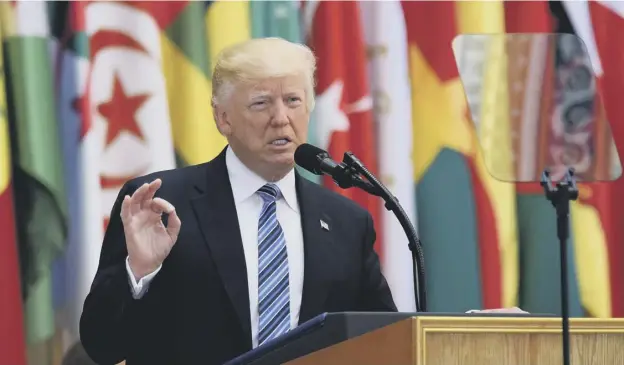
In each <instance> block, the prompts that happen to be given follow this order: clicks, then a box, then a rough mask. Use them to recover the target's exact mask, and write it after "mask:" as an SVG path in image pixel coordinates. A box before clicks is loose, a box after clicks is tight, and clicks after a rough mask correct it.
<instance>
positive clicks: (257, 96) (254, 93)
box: [249, 91, 271, 99]
mask: <svg viewBox="0 0 624 365" xmlns="http://www.w3.org/2000/svg"><path fill="white" fill-rule="evenodd" d="M268 96H271V93H269V92H268V91H252V92H250V95H249V98H250V99H260V98H266V97H268Z"/></svg>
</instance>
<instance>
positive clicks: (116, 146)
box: [83, 1, 186, 224]
mask: <svg viewBox="0 0 624 365" xmlns="http://www.w3.org/2000/svg"><path fill="white" fill-rule="evenodd" d="M184 5H186V4H185V3H159V2H143V1H133V2H123V3H122V2H90V3H88V4H87V5H86V10H85V11H86V15H85V24H86V33H87V35H88V37H89V56H90V58H91V66H90V72H89V75H88V79H87V84H88V85H89V87H88V90H87V92H88V95H89V105H90V107H89V109H90V110H91V111H92V112H93V114H92V115H91V116H90V126H89V128H90V130H89V131H86V132H83V133H86V136H87V137H85V138H88V135H89V133H93V134H94V135H93V136H92V138H93V139H94V142H93V143H95V144H97V146H98V147H99V148H100V153H99V155H100V158H98V159H96V160H95V161H92V163H95V164H98V165H99V176H100V185H101V195H100V199H101V204H100V208H101V210H102V211H101V212H100V214H101V217H102V219H103V220H104V224H106V222H107V220H108V218H109V214H110V210H111V208H112V206H113V204H114V201H115V198H116V197H117V194H118V192H119V189H120V188H121V187H122V186H123V184H124V183H125V182H126V181H128V180H129V179H132V178H134V177H137V176H141V175H145V174H148V173H151V172H154V171H159V170H167V169H171V168H174V167H175V158H174V150H173V141H172V137H171V123H170V120H171V119H170V113H169V104H168V102H167V89H166V82H165V77H164V73H163V62H162V45H161V30H162V29H163V28H165V27H166V26H167V25H169V24H170V23H171V21H172V20H173V19H175V17H176V15H178V14H179V12H180V11H181V10H182V9H183V8H184ZM164 183H165V184H166V183H167V182H166V181H165V182H164Z"/></svg>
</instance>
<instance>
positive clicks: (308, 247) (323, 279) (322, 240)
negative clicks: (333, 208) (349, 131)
mask: <svg viewBox="0 0 624 365" xmlns="http://www.w3.org/2000/svg"><path fill="white" fill-rule="evenodd" d="M296 181H297V182H296V184H297V196H298V200H299V208H300V210H301V226H302V228H303V246H304V273H303V295H302V299H301V311H300V314H299V323H303V322H305V321H307V320H309V319H310V318H312V317H314V316H316V315H318V314H320V313H321V312H322V311H323V308H324V304H325V299H326V298H327V291H328V289H329V284H330V276H329V275H330V273H331V267H328V266H327V264H328V263H329V262H331V260H329V261H328V258H330V257H331V252H330V250H331V246H332V233H331V226H332V222H331V218H330V216H329V215H328V214H327V213H326V212H324V211H323V206H322V201H319V199H318V194H314V191H313V189H315V188H317V187H316V186H314V185H313V183H311V182H308V181H306V180H305V178H303V177H301V176H300V175H299V174H297V175H296Z"/></svg>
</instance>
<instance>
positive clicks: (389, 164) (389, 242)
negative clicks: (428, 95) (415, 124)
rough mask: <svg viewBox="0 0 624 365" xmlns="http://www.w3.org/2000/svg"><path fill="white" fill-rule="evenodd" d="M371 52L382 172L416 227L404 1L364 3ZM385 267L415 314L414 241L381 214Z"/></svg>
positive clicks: (402, 306)
mask: <svg viewBox="0 0 624 365" xmlns="http://www.w3.org/2000/svg"><path fill="white" fill-rule="evenodd" d="M360 8H361V11H362V23H363V24H366V25H367V26H365V27H364V34H365V39H366V46H367V54H368V74H369V75H370V78H371V93H372V95H373V106H374V112H375V131H376V133H377V138H378V143H379V144H378V147H377V148H378V158H379V174H380V176H381V179H382V181H383V183H384V184H385V185H386V187H387V188H388V189H389V190H390V191H391V192H392V193H393V194H394V195H395V196H396V197H397V199H399V201H400V202H401V206H402V207H403V209H404V210H405V213H406V214H407V216H408V217H409V218H410V219H411V220H412V223H413V224H414V225H416V211H415V210H416V207H415V204H416V200H415V196H414V181H413V172H412V169H413V162H412V133H411V131H412V118H411V94H410V83H409V68H408V64H407V36H406V32H405V17H404V15H403V9H402V7H401V2H400V1H398V0H390V1H365V2H362V3H360ZM381 219H382V220H383V221H382V226H383V227H384V230H383V233H384V237H383V242H384V244H383V246H382V247H381V252H382V257H383V261H382V268H383V272H384V275H385V277H386V279H387V280H388V285H389V286H390V289H391V291H392V296H393V298H394V301H395V303H396V305H397V308H398V309H399V310H400V311H406V312H410V311H412V312H413V311H414V310H415V309H416V306H415V302H414V281H413V279H412V277H413V275H412V266H413V264H412V258H411V255H410V252H409V249H408V241H407V238H406V236H405V233H404V232H403V229H402V228H401V225H400V224H399V222H398V220H397V219H396V217H395V216H394V213H392V212H390V211H388V210H384V211H383V212H382V213H381Z"/></svg>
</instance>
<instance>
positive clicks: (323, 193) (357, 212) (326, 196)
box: [301, 177, 370, 218]
mask: <svg viewBox="0 0 624 365" xmlns="http://www.w3.org/2000/svg"><path fill="white" fill-rule="evenodd" d="M301 180H302V184H304V185H305V187H306V190H307V191H308V192H309V193H310V194H313V195H316V196H318V198H317V199H319V200H320V201H322V202H323V205H327V206H329V208H331V209H338V210H340V211H347V212H349V214H352V215H354V216H355V217H357V218H362V217H365V216H370V213H369V212H368V210H366V209H364V208H363V207H362V206H361V205H359V204H358V203H356V202H355V201H353V200H352V199H349V198H347V197H345V196H344V195H340V194H338V193H337V192H335V191H333V190H330V189H328V188H327V187H325V186H322V185H319V184H316V183H313V182H311V181H309V180H307V179H306V178H304V177H301Z"/></svg>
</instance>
